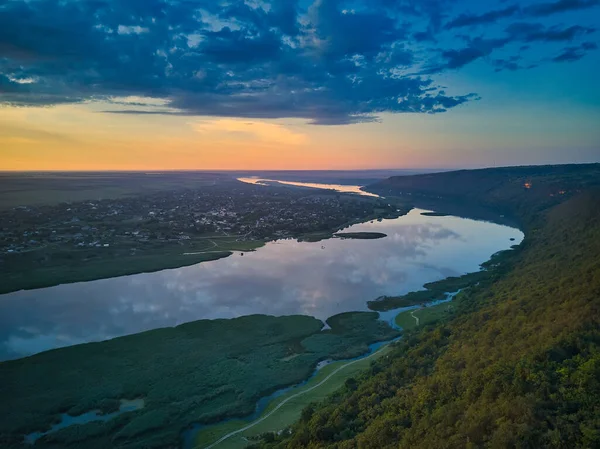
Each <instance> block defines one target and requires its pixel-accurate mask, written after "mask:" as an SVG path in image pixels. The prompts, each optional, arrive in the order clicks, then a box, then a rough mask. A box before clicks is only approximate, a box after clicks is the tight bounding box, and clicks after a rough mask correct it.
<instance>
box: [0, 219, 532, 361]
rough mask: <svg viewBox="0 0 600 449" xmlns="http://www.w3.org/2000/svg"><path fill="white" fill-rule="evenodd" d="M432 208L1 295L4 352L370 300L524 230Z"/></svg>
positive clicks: (315, 311)
mask: <svg viewBox="0 0 600 449" xmlns="http://www.w3.org/2000/svg"><path fill="white" fill-rule="evenodd" d="M422 212H423V211H422V210H419V209H413V210H412V211H411V212H409V213H408V214H407V215H405V216H402V217H399V218H397V219H391V220H383V221H381V222H378V221H375V222H368V223H361V224H357V225H354V226H351V227H350V228H348V231H355V232H360V231H372V232H383V233H385V234H387V237H386V238H382V239H379V240H351V239H337V238H336V239H329V240H325V241H322V242H316V243H310V242H297V241H295V240H291V239H288V240H280V241H275V242H269V243H267V244H266V245H265V246H264V247H262V248H259V249H258V250H257V251H254V252H247V253H245V254H244V255H243V256H242V255H241V253H235V254H234V255H232V256H230V257H228V258H225V259H219V260H216V261H211V262H205V263H201V264H198V265H193V266H189V267H184V268H178V269H173V270H163V271H159V272H155V273H142V274H136V275H132V276H123V277H117V278H112V279H102V280H97V281H90V282H81V283H75V284H65V285H58V286H55V287H49V288H43V289H38V290H24V291H18V292H14V293H9V294H5V295H1V296H0V359H2V360H6V359H14V358H19V357H23V356H27V355H30V354H34V353H37V352H41V351H44V350H48V349H53V348H58V347H62V346H68V345H73V344H77V343H83V342H88V341H100V340H105V339H108V338H113V337H117V336H121V335H126V334H132V333H136V332H141V331H144V330H149V329H154V328H158V327H165V326H173V325H177V324H181V323H184V322H188V321H193V320H197V319H202V318H232V317H237V316H242V315H249V314H255V313H263V314H271V315H289V314H307V315H312V316H315V317H317V318H320V319H326V318H327V317H329V316H331V315H334V314H336V313H340V312H346V311H355V310H367V306H366V302H367V301H369V300H372V299H375V298H377V297H379V296H381V295H397V294H403V293H407V292H409V291H411V290H418V289H420V288H421V286H422V285H423V284H425V283H426V282H430V281H435V280H439V279H443V278H445V277H448V276H456V275H460V274H464V273H467V272H472V271H477V270H478V269H479V265H480V264H481V263H482V262H484V261H486V260H488V259H489V257H490V256H491V255H492V254H493V253H495V252H497V251H500V250H504V249H507V248H509V247H510V246H511V245H513V244H518V243H519V242H520V241H521V240H522V238H523V234H522V233H521V231H519V230H518V229H514V228H510V227H507V226H502V225H498V224H494V223H490V222H483V221H475V220H470V219H464V218H458V217H453V216H445V217H431V216H424V215H422V214H421V213H422ZM510 239H515V240H514V241H511V240H510Z"/></svg>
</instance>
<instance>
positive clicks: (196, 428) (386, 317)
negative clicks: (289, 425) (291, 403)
mask: <svg viewBox="0 0 600 449" xmlns="http://www.w3.org/2000/svg"><path fill="white" fill-rule="evenodd" d="M458 293H460V290H458V291H456V292H452V293H446V298H444V299H438V300H436V301H431V302H428V303H426V304H425V306H426V307H433V306H437V305H438V304H443V303H446V302H450V301H452V300H453V299H454V297H455V296H456V295H457V294H458ZM421 307H422V306H421V305H414V306H408V307H399V308H397V309H392V310H387V311H385V312H379V319H380V320H383V321H385V322H386V323H388V324H389V325H390V327H392V328H394V329H396V330H402V328H401V327H400V326H398V325H397V324H396V321H395V318H396V316H397V315H398V314H399V313H402V312H405V311H407V310H415V309H419V308H421ZM400 338H402V336H399V337H396V338H394V339H392V340H385V341H378V342H375V343H371V344H370V345H369V350H368V351H367V352H365V353H364V354H361V355H359V356H357V357H352V358H349V359H341V360H330V359H327V360H322V361H320V362H319V363H318V364H317V366H316V367H315V370H314V371H313V372H312V374H311V375H310V376H309V377H308V378H306V379H305V380H303V381H302V382H300V383H297V384H294V385H291V386H289V387H284V388H280V389H279V390H277V391H275V392H273V393H271V394H269V395H268V396H263V397H262V398H260V399H259V400H258V402H257V403H256V407H255V409H254V412H253V413H252V414H251V415H247V416H244V417H241V418H240V417H237V418H228V419H224V420H222V421H219V422H218V423H214V424H194V425H193V426H191V427H189V428H188V429H186V430H185V431H184V432H183V434H182V439H183V449H193V448H194V441H195V439H196V435H198V432H200V431H201V430H203V429H205V428H207V427H211V426H215V425H220V424H223V423H226V422H230V421H246V422H247V423H248V424H249V423H251V422H252V421H255V420H257V419H258V418H260V416H261V415H262V413H263V412H264V411H265V410H266V409H267V407H268V405H269V404H270V403H271V402H272V401H273V400H274V399H276V398H278V397H280V396H283V395H284V394H286V393H288V392H289V391H293V390H296V389H298V388H300V387H303V386H304V385H306V384H307V383H308V382H309V381H310V380H311V379H312V378H314V377H315V376H316V375H317V374H318V373H319V371H320V370H321V369H323V368H324V367H325V366H327V365H329V364H330V363H333V362H352V361H354V360H360V359H364V358H366V357H368V356H370V355H371V354H373V353H374V352H375V351H377V350H378V349H380V348H382V347H383V346H385V345H387V344H389V343H393V342H395V341H398V340H399V339H400Z"/></svg>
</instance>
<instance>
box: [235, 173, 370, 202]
mask: <svg viewBox="0 0 600 449" xmlns="http://www.w3.org/2000/svg"><path fill="white" fill-rule="evenodd" d="M237 180H238V181H242V182H246V183H248V184H257V185H270V184H283V185H286V186H294V187H310V188H311V189H324V190H335V191H336V192H342V193H356V194H358V195H362V196H374V197H378V196H379V195H376V194H374V193H370V192H365V191H364V190H361V186H355V185H346V184H323V183H318V182H296V181H281V180H279V179H266V178H257V177H252V178H237Z"/></svg>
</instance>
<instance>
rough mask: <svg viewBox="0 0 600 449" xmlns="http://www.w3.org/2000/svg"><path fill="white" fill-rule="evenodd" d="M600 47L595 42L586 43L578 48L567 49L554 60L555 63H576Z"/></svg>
mask: <svg viewBox="0 0 600 449" xmlns="http://www.w3.org/2000/svg"><path fill="white" fill-rule="evenodd" d="M597 48H598V46H597V45H596V44H595V43H594V42H584V43H583V44H581V45H580V46H578V47H566V48H564V49H563V50H562V51H561V53H560V54H559V55H557V56H555V57H554V58H552V60H553V61H554V62H574V61H579V60H580V59H581V58H583V57H584V56H585V55H586V53H587V52H588V51H592V50H596V49H597Z"/></svg>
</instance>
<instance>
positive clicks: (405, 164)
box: [0, 0, 600, 170]
mask: <svg viewBox="0 0 600 449" xmlns="http://www.w3.org/2000/svg"><path fill="white" fill-rule="evenodd" d="M599 26H600V0H535V1H533V0H532V1H516V0H515V1H513V0H497V1H492V0H490V1H488V0H462V1H461V0H355V1H343V0H4V1H2V2H0V170H155V169H161V170H169V169H173V170H181V169H204V170H213V169H220V170H226V169H234V170H237V169H243V170H251V169H299V170H300V169H372V168H458V167H483V166H502V165H523V164H547V163H571V162H574V163H585V162H600V126H599V125H600V83H599V82H598V80H599V79H600V76H599V71H600V50H599V49H598V46H599V45H600V39H599V36H600V30H598V27H599Z"/></svg>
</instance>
